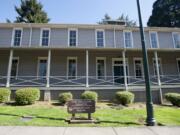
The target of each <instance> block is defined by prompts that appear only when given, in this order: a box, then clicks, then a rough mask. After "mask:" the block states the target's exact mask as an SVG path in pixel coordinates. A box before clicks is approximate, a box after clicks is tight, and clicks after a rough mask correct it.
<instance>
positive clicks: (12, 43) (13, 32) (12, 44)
mask: <svg viewBox="0 0 180 135" xmlns="http://www.w3.org/2000/svg"><path fill="white" fill-rule="evenodd" d="M16 30H21V38H20V45H19V46H14V36H15V31H16ZM22 37H23V28H13V31H12V37H11V47H20V46H21V45H22Z"/></svg>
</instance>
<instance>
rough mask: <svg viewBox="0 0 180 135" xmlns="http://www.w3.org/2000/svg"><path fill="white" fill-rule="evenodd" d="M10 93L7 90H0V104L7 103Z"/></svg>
mask: <svg viewBox="0 0 180 135" xmlns="http://www.w3.org/2000/svg"><path fill="white" fill-rule="evenodd" d="M10 94H11V91H10V90H9V89H8V88H0V103H4V102H7V101H8V100H9V98H10Z"/></svg>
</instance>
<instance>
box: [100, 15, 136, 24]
mask: <svg viewBox="0 0 180 135" xmlns="http://www.w3.org/2000/svg"><path fill="white" fill-rule="evenodd" d="M108 20H111V17H110V16H109V15H108V14H105V15H104V18H103V19H102V20H101V21H100V22H98V23H99V24H108V22H107V21H108ZM116 20H117V21H124V22H125V23H126V26H128V27H133V26H137V24H136V21H134V20H130V19H129V16H128V15H124V14H121V16H120V17H119V18H118V19H116Z"/></svg>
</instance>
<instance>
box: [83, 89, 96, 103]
mask: <svg viewBox="0 0 180 135" xmlns="http://www.w3.org/2000/svg"><path fill="white" fill-rule="evenodd" d="M81 98H82V99H90V100H94V101H97V100H98V94H97V93H96V92H93V91H85V92H84V93H82V94H81Z"/></svg>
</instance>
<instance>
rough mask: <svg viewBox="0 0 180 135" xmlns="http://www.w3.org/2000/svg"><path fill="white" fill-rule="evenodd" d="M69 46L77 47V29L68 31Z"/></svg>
mask: <svg viewBox="0 0 180 135" xmlns="http://www.w3.org/2000/svg"><path fill="white" fill-rule="evenodd" d="M69 46H77V29H71V30H69Z"/></svg>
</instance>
